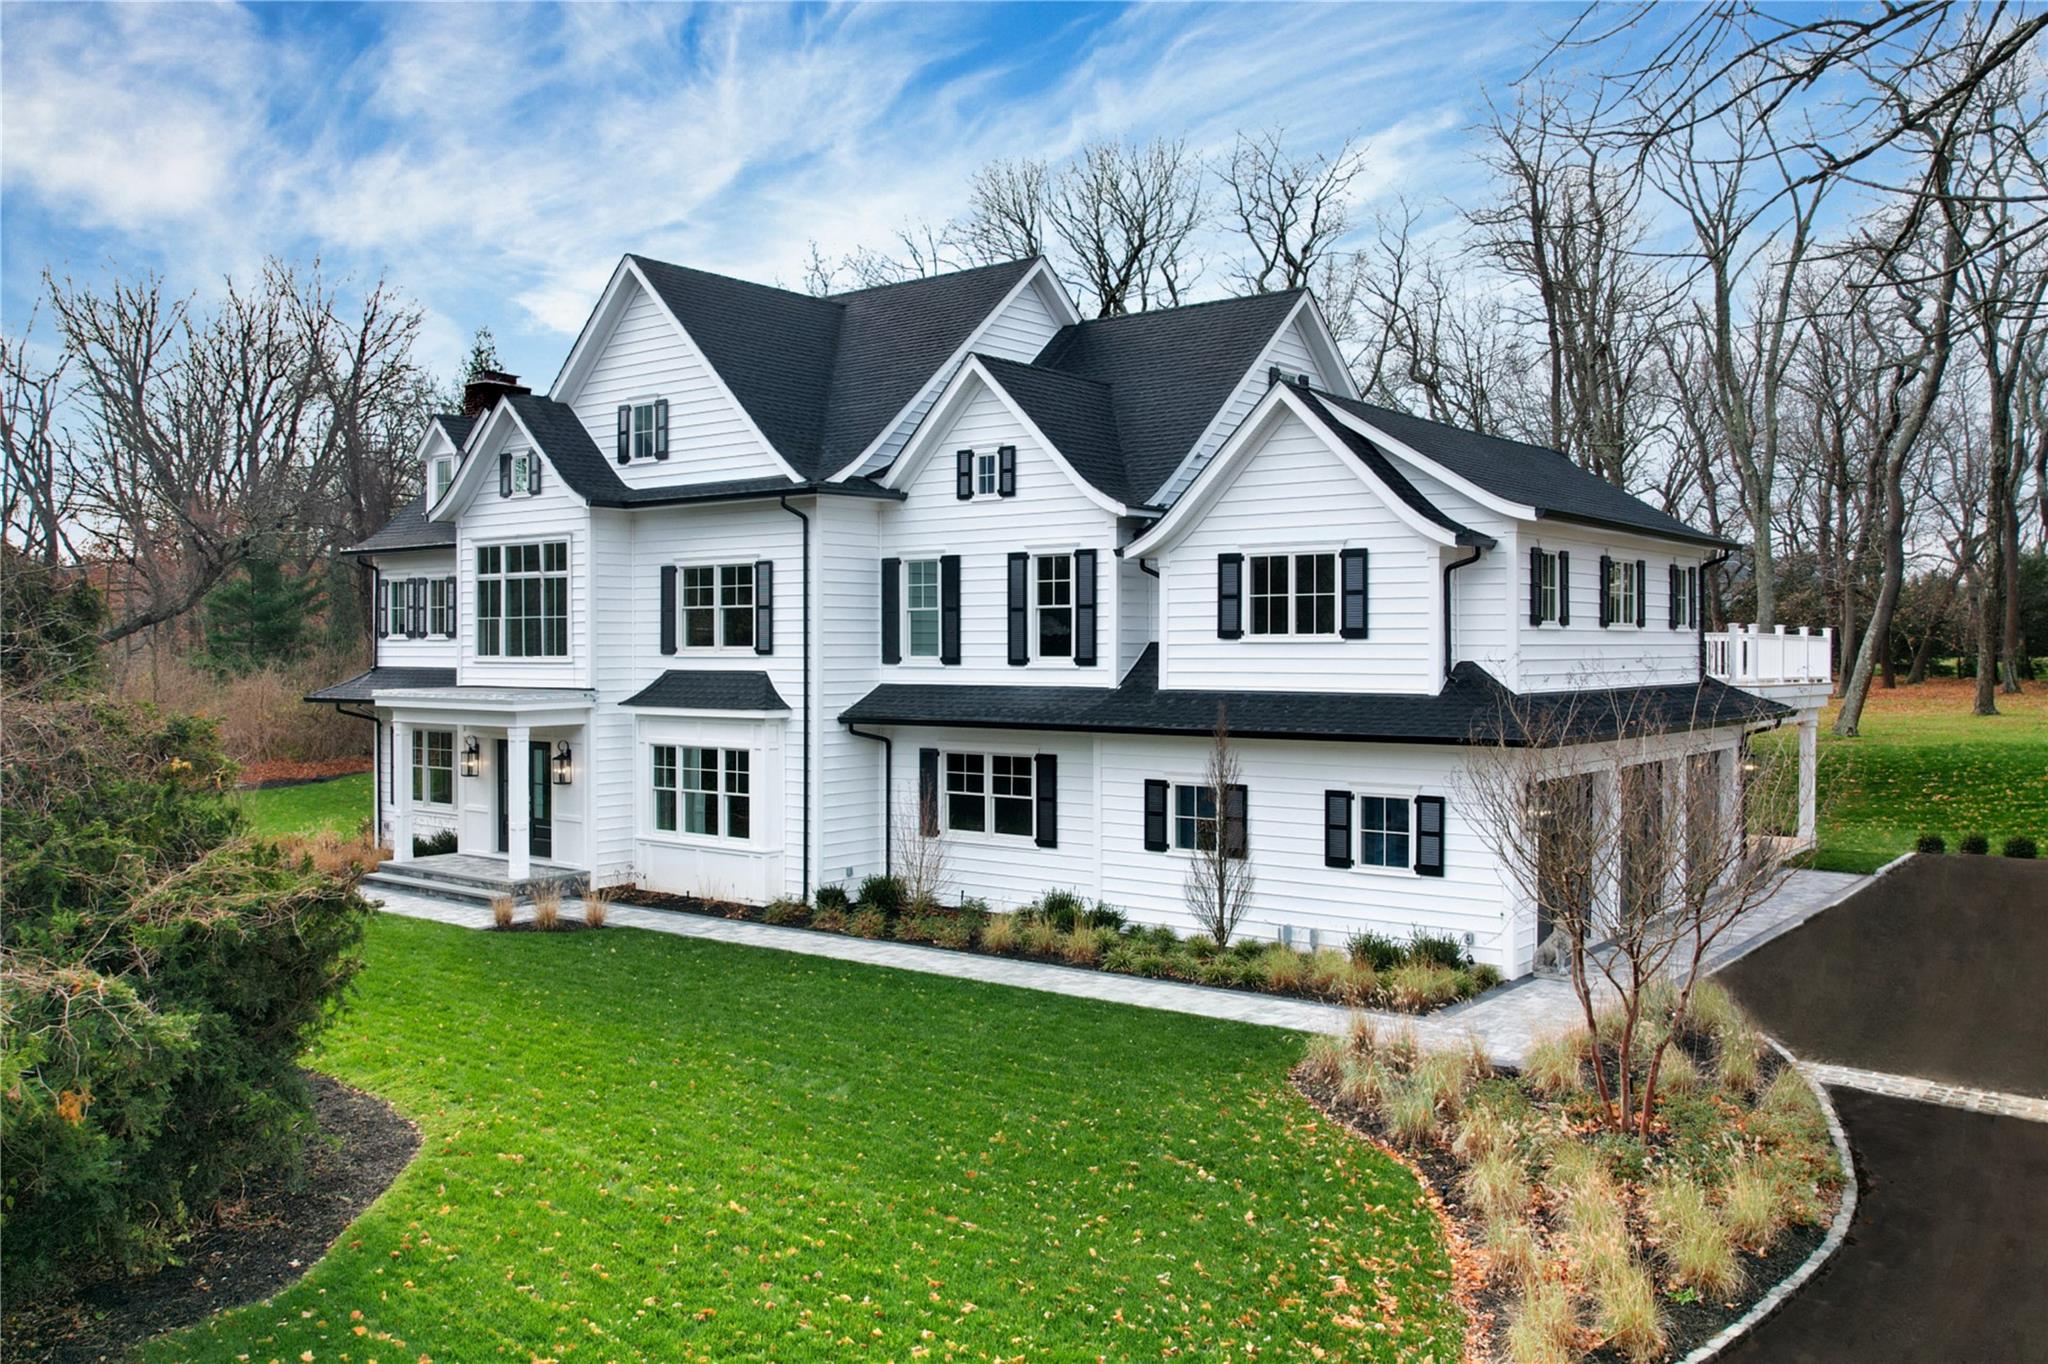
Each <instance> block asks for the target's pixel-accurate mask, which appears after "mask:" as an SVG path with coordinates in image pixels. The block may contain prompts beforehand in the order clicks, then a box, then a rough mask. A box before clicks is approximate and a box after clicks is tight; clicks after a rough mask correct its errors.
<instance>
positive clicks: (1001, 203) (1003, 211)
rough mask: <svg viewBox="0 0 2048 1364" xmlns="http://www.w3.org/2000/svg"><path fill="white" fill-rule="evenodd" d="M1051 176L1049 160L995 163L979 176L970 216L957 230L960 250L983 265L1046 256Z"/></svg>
mask: <svg viewBox="0 0 2048 1364" xmlns="http://www.w3.org/2000/svg"><path fill="white" fill-rule="evenodd" d="M1050 197H1051V174H1050V172H1049V171H1048V170H1047V168H1046V164H1045V162H1044V161H1043V160H1039V159H1034V158H1031V157H1020V158H1018V159H1016V160H1000V159H999V160H995V161H991V162H989V163H988V164H987V165H985V166H983V167H982V168H981V169H980V170H978V171H976V172H975V173H974V179H973V181H972V182H971V183H970V184H969V185H968V189H967V203H968V207H967V213H966V215H965V216H964V217H962V218H961V220H960V222H959V223H958V225H957V226H956V228H955V232H954V235H955V236H956V237H957V238H958V240H959V243H960V249H961V250H962V251H963V252H965V253H966V255H967V258H968V259H969V260H970V261H972V262H974V263H975V264H977V265H993V264H995V263H997V262H999V261H1006V260H1024V259H1026V258H1028V257H1031V256H1042V255H1044V254H1045V211H1046V202H1047V200H1048V199H1050Z"/></svg>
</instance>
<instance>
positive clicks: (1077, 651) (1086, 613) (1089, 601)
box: [1074, 549, 1095, 668]
mask: <svg viewBox="0 0 2048 1364" xmlns="http://www.w3.org/2000/svg"><path fill="white" fill-rule="evenodd" d="M1074 662H1075V664H1076V665H1077V666H1079V667H1083V668H1092V667H1094V666H1095V551H1094V550H1092V549H1077V550H1075V551H1074Z"/></svg>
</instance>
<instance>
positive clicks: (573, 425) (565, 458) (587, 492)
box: [500, 393, 629, 507]
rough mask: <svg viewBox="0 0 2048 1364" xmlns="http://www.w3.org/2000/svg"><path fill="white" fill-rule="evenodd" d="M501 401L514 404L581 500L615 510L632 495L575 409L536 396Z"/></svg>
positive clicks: (511, 396) (516, 412) (522, 421)
mask: <svg viewBox="0 0 2048 1364" xmlns="http://www.w3.org/2000/svg"><path fill="white" fill-rule="evenodd" d="M500 401H502V402H506V403H509V404H511V407H512V411H513V414H514V415H515V416H517V417H518V418H519V423H520V425H522V426H524V427H525V428H526V429H527V431H528V432H529V433H531V434H532V436H533V439H534V443H535V444H536V445H538V446H540V452H541V454H543V455H544V456H546V457H547V461H548V464H549V465H550V467H552V468H553V469H554V471H555V472H556V473H557V474H560V475H561V477H562V481H563V482H564V483H566V484H568V485H569V486H570V488H572V489H574V490H575V493H576V495H577V496H578V497H580V498H582V499H583V500H584V501H585V502H593V503H596V504H597V505H599V506H604V507H611V506H617V505H619V502H620V499H622V498H624V497H625V496H626V495H627V494H628V492H629V489H628V488H627V487H626V483H625V480H624V479H622V478H620V477H619V476H618V474H617V473H616V472H615V471H614V470H613V468H612V462H611V461H610V460H608V459H606V458H605V456H604V451H602V450H600V449H598V448H597V442H596V441H593V440H592V439H591V438H590V432H589V430H588V429H587V428H586V427H585V426H584V425H583V421H582V419H581V418H579V417H578V416H577V415H576V410H575V409H574V408H572V407H570V406H569V405H568V404H566V403H558V402H556V401H555V400H554V399H552V398H543V397H540V396H538V395H536V394H532V393H511V394H507V395H506V396H505V397H504V398H503V399H501V400H500Z"/></svg>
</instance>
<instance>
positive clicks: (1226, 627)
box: [1216, 554, 1244, 639]
mask: <svg viewBox="0 0 2048 1364" xmlns="http://www.w3.org/2000/svg"><path fill="white" fill-rule="evenodd" d="M1243 636H1244V555H1242V554H1219V555H1217V556H1216V638H1218V639H1241V638H1243Z"/></svg>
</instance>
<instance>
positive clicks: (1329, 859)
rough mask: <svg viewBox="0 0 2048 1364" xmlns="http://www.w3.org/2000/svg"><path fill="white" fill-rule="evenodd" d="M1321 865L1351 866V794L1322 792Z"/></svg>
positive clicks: (1346, 792) (1345, 792)
mask: <svg viewBox="0 0 2048 1364" xmlns="http://www.w3.org/2000/svg"><path fill="white" fill-rule="evenodd" d="M1323 865H1324V866H1326V867H1348V866H1350V865H1351V793H1350V792H1349V791H1325V792H1323Z"/></svg>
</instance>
